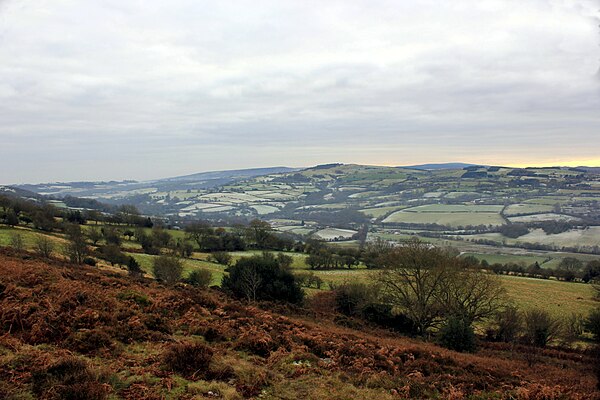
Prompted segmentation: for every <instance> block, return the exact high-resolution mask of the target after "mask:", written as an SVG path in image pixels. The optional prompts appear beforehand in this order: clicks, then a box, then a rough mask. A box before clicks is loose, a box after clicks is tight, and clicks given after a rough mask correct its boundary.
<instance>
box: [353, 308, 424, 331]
mask: <svg viewBox="0 0 600 400" xmlns="http://www.w3.org/2000/svg"><path fill="white" fill-rule="evenodd" d="M362 317H363V318H364V319H366V320H367V321H369V322H372V323H374V324H377V325H379V326H382V327H384V328H389V329H393V330H394V331H396V332H400V333H403V334H405V335H410V336H413V335H416V334H417V326H416V325H415V323H414V322H413V321H412V320H411V319H410V318H409V317H408V316H406V315H404V314H395V313H393V312H392V306H391V305H389V304H379V303H374V304H369V305H367V306H366V307H365V308H364V309H363V310H362Z"/></svg>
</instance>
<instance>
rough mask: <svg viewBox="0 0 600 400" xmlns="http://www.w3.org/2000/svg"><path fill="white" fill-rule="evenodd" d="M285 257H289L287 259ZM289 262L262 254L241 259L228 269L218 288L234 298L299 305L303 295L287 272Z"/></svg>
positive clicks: (289, 271)
mask: <svg viewBox="0 0 600 400" xmlns="http://www.w3.org/2000/svg"><path fill="white" fill-rule="evenodd" d="M287 257H289V256H287ZM289 264H290V261H289V260H288V259H282V258H281V256H275V255H273V253H269V252H263V253H262V254H260V255H255V256H252V257H242V258H240V259H239V260H238V261H237V262H236V263H235V265H233V266H231V267H228V268H227V269H226V272H228V274H227V275H225V276H224V277H223V281H222V283H221V287H222V288H223V289H224V290H225V291H228V292H229V293H231V294H232V295H234V296H236V297H238V298H244V299H247V300H249V301H256V300H267V301H283V302H289V303H292V304H301V303H302V301H303V299H304V291H303V290H302V288H301V287H300V284H299V282H298V281H297V279H296V277H295V276H294V274H293V273H292V272H291V270H290V268H289Z"/></svg>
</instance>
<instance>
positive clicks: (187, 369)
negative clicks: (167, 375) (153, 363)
mask: <svg viewBox="0 0 600 400" xmlns="http://www.w3.org/2000/svg"><path fill="white" fill-rule="evenodd" d="M212 357H213V351H212V349H211V348H210V347H208V346H207V345H205V344H202V343H178V344H174V345H171V346H170V347H169V348H168V349H167V350H166V351H165V353H164V354H163V364H164V365H165V367H166V368H167V369H168V370H170V371H173V372H177V373H179V374H181V375H183V376H184V377H186V378H190V379H197V378H202V377H204V376H206V374H207V373H208V372H209V368H210V362H211V360H212Z"/></svg>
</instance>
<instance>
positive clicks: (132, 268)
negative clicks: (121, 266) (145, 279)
mask: <svg viewBox="0 0 600 400" xmlns="http://www.w3.org/2000/svg"><path fill="white" fill-rule="evenodd" d="M127 271H128V272H129V275H132V276H140V275H142V274H143V273H144V271H143V270H142V268H141V267H140V264H139V263H138V262H137V261H136V260H135V258H133V257H132V256H129V258H128V259H127Z"/></svg>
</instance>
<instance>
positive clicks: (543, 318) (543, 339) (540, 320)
mask: <svg viewBox="0 0 600 400" xmlns="http://www.w3.org/2000/svg"><path fill="white" fill-rule="evenodd" d="M560 328H561V324H560V321H559V320H558V319H556V318H554V317H553V316H552V315H550V313H549V312H548V311H545V310H540V309H533V310H528V311H526V312H525V315H524V329H525V340H526V341H527V342H528V343H529V344H532V345H534V346H538V347H544V346H546V345H547V344H548V343H549V342H550V341H551V340H553V339H555V338H556V336H557V335H558V334H559V333H560Z"/></svg>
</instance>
